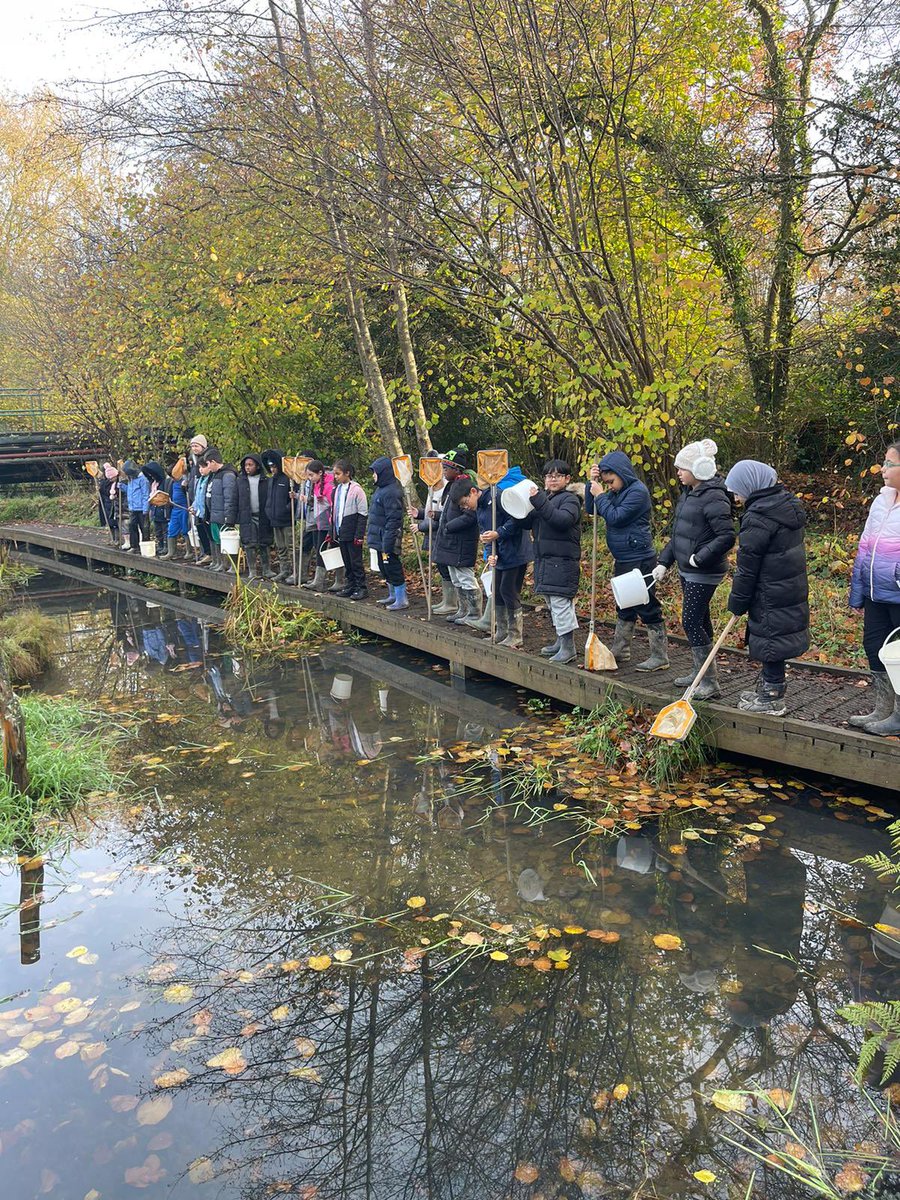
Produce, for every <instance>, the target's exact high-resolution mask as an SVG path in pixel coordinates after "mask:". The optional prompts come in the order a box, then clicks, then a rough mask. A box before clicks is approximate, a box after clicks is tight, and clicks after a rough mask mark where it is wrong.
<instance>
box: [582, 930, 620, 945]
mask: <svg viewBox="0 0 900 1200" xmlns="http://www.w3.org/2000/svg"><path fill="white" fill-rule="evenodd" d="M587 935H588V937H589V938H593V939H594V940H595V941H597V942H608V943H612V942H617V941H619V939H620V937H621V934H618V933H616V932H615V931H614V930H612V929H589V930H588V932H587Z"/></svg>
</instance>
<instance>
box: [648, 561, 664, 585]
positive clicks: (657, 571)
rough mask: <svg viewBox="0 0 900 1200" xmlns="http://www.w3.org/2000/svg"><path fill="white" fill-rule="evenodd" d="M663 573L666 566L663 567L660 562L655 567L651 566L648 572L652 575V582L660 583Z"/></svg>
mask: <svg viewBox="0 0 900 1200" xmlns="http://www.w3.org/2000/svg"><path fill="white" fill-rule="evenodd" d="M665 573H666V568H665V567H664V566H663V565H662V563H659V564H658V565H657V566H655V567H654V568H653V570H652V571H651V572H650V574H651V575H652V577H653V582H654V583H660V582H662V578H663V576H664V575H665Z"/></svg>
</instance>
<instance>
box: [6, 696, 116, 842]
mask: <svg viewBox="0 0 900 1200" xmlns="http://www.w3.org/2000/svg"><path fill="white" fill-rule="evenodd" d="M20 703H21V705H22V712H23V714H24V717H25V736H26V739H27V744H28V773H29V786H28V793H27V795H25V794H23V793H22V792H21V791H19V789H18V788H17V787H15V786H14V785H13V784H12V782H11V781H10V780H9V779H8V778H7V777H6V775H4V774H2V773H0V849H3V850H9V849H12V848H14V847H19V846H21V845H24V844H27V845H29V846H34V845H35V843H36V842H45V841H47V840H48V835H49V830H47V829H44V830H42V828H41V827H42V822H46V820H47V819H48V818H51V817H59V816H60V815H62V814H64V813H67V812H71V811H72V809H73V808H75V807H76V806H77V805H78V804H80V803H82V802H83V801H84V800H85V799H86V798H87V797H88V796H89V795H90V794H91V793H92V792H105V793H108V792H112V791H116V790H117V789H118V788H119V787H120V785H121V783H122V780H123V778H124V776H123V774H122V773H121V772H120V771H118V770H116V768H115V767H114V765H113V757H114V754H115V750H116V747H117V746H118V744H119V743H120V742H121V741H122V740H123V737H124V734H123V731H122V730H121V729H120V728H119V727H118V726H116V725H113V724H110V723H109V718H108V717H105V716H102V715H101V714H94V713H93V712H92V711H91V710H90V709H88V708H86V707H85V706H84V705H83V704H80V703H79V702H78V701H76V700H73V699H70V698H68V697H57V696H42V695H31V696H23V697H21V698H20ZM98 722H105V723H104V724H101V723H98ZM51 840H52V839H51Z"/></svg>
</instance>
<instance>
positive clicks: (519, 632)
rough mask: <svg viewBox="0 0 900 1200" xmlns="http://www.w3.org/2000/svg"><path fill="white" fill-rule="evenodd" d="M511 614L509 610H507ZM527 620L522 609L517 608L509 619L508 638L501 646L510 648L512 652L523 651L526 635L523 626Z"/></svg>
mask: <svg viewBox="0 0 900 1200" xmlns="http://www.w3.org/2000/svg"><path fill="white" fill-rule="evenodd" d="M507 612H509V609H507ZM524 620H525V612H524V610H523V609H521V608H517V609H516V611H515V612H514V613H513V614H512V616H511V617H510V619H509V624H508V626H507V633H506V637H505V638H504V639H503V641H502V642H501V643H500V645H501V646H509V648H510V650H521V649H522V646H523V644H524V638H525V633H524V630H523V628H522V624H523V622H524Z"/></svg>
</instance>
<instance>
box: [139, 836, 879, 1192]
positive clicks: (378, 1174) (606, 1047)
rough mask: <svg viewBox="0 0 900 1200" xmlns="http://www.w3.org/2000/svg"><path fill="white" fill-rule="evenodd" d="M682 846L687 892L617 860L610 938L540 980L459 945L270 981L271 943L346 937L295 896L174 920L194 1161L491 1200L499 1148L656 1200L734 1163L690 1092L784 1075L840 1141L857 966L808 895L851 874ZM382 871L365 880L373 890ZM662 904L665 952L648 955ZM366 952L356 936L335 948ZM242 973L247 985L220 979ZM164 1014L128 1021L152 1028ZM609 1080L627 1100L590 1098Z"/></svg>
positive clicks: (166, 1025) (699, 1095) (425, 926)
mask: <svg viewBox="0 0 900 1200" xmlns="http://www.w3.org/2000/svg"><path fill="white" fill-rule="evenodd" d="M690 855H691V858H692V860H693V861H692V862H690V863H688V864H685V866H686V869H688V868H689V869H690V870H692V871H693V873H694V885H693V886H694V888H695V896H694V901H691V902H688V901H686V900H685V899H683V898H682V899H679V897H684V896H685V895H686V893H685V892H684V891H683V890H682V889H683V887H684V885H683V884H678V885H677V886H673V885H671V884H669V883H668V882H667V879H666V876H665V875H660V874H657V873H655V872H647V873H645V874H643V875H637V874H635V873H633V872H632V873H631V877H630V880H629V883H630V884H631V886H630V887H629V889H628V896H627V909H628V915H629V916H630V918H631V920H630V922H629V924H628V929H629V933H630V935H631V936H629V937H627V938H626V937H623V940H622V941H621V942H620V943H618V944H617V945H615V946H601V945H598V944H597V943H595V942H591V941H590V940H584V942H583V944H582V945H580V946H579V947H578V948H577V950H576V951H575V952H574V953H573V956H572V960H571V966H570V967H569V969H568V970H565V971H561V970H560V971H557V970H554V971H552V972H551V973H550V974H548V975H539V974H538V973H537V972H535V971H533V970H525V969H522V968H516V967H514V966H513V965H512V964H511V963H503V964H495V963H487V962H486V961H485V960H478V961H472V962H470V963H468V964H467V965H466V966H465V967H463V968H462V969H459V970H457V971H456V972H455V973H452V974H450V975H449V977H447V975H446V974H445V975H444V976H442V975H441V974H440V973H437V974H435V975H433V974H432V970H431V965H430V963H429V960H428V957H427V955H426V957H424V958H422V959H421V960H420V961H418V962H417V963H416V964H415V969H414V970H411V969H409V968H410V963H409V961H408V960H403V959H402V957H401V956H400V955H399V954H394V955H389V956H388V957H386V958H375V959H373V960H371V961H370V962H368V963H364V964H363V965H361V966H359V967H356V968H344V969H332V970H330V971H329V972H327V974H324V975H319V974H315V973H313V972H310V971H305V970H301V971H296V972H293V971H292V972H285V971H284V970H282V969H281V965H280V964H281V961H282V960H283V959H284V958H289V957H290V956H291V952H292V947H298V946H299V947H303V948H304V949H305V948H306V947H308V945H309V944H310V941H311V940H314V939H316V938H317V937H318V938H319V939H320V940H321V944H322V946H323V947H327V948H330V949H334V948H335V947H336V946H338V945H342V944H348V945H349V944H350V943H349V942H348V941H347V939H346V936H345V937H343V938H342V937H341V936H335V929H336V923H335V918H334V915H333V914H332V913H329V914H328V916H327V917H325V918H317V917H316V916H315V905H314V903H313V899H314V897H313V891H312V890H310V891H309V893H308V894H306V895H301V896H298V897H297V910H296V912H295V915H294V916H291V915H290V914H289V913H285V912H282V913H279V914H278V915H277V916H276V915H274V914H269V915H267V916H265V917H264V916H261V915H259V914H258V913H257V915H255V916H249V915H248V916H247V917H246V918H244V919H241V920H239V921H237V922H233V923H230V924H227V925H226V924H224V923H223V924H221V925H220V924H218V923H217V922H211V923H210V924H207V925H204V926H202V927H201V926H190V925H178V926H177V927H174V928H173V929H172V930H171V934H170V937H169V939H168V941H169V943H170V944H171V945H172V946H174V947H177V955H176V957H177V959H178V960H179V962H180V966H179V972H178V974H179V978H182V979H185V980H186V981H188V982H192V983H193V985H194V986H195V988H196V1002H195V1006H196V1007H195V1011H196V1010H207V1011H208V1012H210V1013H211V1014H212V1018H211V1022H210V1024H209V1032H208V1034H207V1035H206V1036H203V1037H200V1038H199V1040H197V1041H196V1042H195V1043H194V1044H193V1045H192V1046H191V1047H190V1048H189V1051H188V1053H189V1055H190V1057H191V1059H192V1061H191V1062H185V1065H187V1066H188V1068H189V1070H190V1071H191V1077H190V1079H189V1081H188V1082H187V1084H186V1085H185V1086H186V1088H187V1089H189V1091H190V1093H191V1094H192V1096H193V1098H195V1099H198V1098H202V1099H203V1100H204V1101H207V1100H208V1102H209V1103H210V1104H211V1105H213V1106H214V1108H215V1111H216V1112H217V1113H218V1115H219V1118H220V1119H222V1120H224V1121H225V1122H226V1123H227V1125H228V1132H227V1135H226V1136H225V1137H224V1138H223V1140H222V1144H221V1146H220V1147H219V1149H218V1153H217V1155H216V1157H215V1162H216V1166H217V1168H218V1169H219V1170H220V1171H223V1172H226V1173H232V1174H234V1175H236V1176H237V1177H238V1178H239V1179H240V1180H241V1188H242V1191H243V1193H244V1194H246V1195H247V1196H251V1195H252V1196H256V1195H263V1194H266V1189H267V1188H271V1187H273V1186H275V1185H278V1184H279V1183H280V1181H290V1183H291V1184H292V1186H293V1187H294V1190H295V1191H299V1194H301V1195H302V1194H303V1191H302V1189H303V1188H304V1187H307V1188H312V1187H317V1188H318V1192H317V1193H316V1195H317V1196H318V1197H320V1198H321V1200H326V1198H328V1197H342V1198H343V1197H348V1198H349V1197H357V1196H366V1197H368V1196H372V1197H391V1198H393V1197H407V1196H408V1197H413V1196H427V1197H429V1198H433V1200H449V1198H450V1197H453V1200H468V1198H471V1200H482V1198H483V1197H489V1196H502V1195H505V1194H507V1192H508V1190H509V1188H510V1186H511V1183H512V1179H513V1172H514V1170H515V1169H516V1166H517V1165H518V1164H521V1163H528V1164H536V1165H538V1166H539V1167H540V1169H541V1172H542V1176H543V1178H544V1179H545V1184H544V1187H545V1191H544V1194H546V1195H556V1196H571V1197H576V1196H598V1197H600V1196H615V1195H631V1194H636V1193H637V1192H638V1191H639V1190H640V1189H643V1191H642V1194H645V1195H646V1194H654V1195H673V1194H678V1193H681V1192H684V1191H691V1190H694V1189H695V1188H696V1186H697V1185H696V1183H695V1182H694V1180H693V1179H692V1175H691V1171H692V1170H693V1169H694V1168H695V1166H696V1162H697V1159H698V1158H699V1157H700V1156H706V1157H705V1159H704V1161H710V1160H712V1161H714V1162H715V1165H716V1169H717V1171H719V1172H721V1173H722V1174H723V1175H728V1174H729V1173H733V1174H735V1179H736V1180H739V1179H740V1178H742V1175H741V1172H744V1173H745V1174H746V1171H747V1169H748V1167H747V1162H746V1160H744V1161H743V1162H742V1161H741V1156H740V1155H739V1154H738V1153H737V1152H736V1151H734V1150H732V1149H731V1148H729V1147H728V1146H727V1144H725V1143H724V1142H723V1141H722V1138H721V1133H722V1121H723V1118H722V1114H719V1113H717V1112H716V1111H715V1110H714V1109H712V1108H711V1107H710V1106H709V1104H708V1096H709V1094H710V1093H711V1092H712V1091H713V1090H715V1089H716V1088H744V1087H761V1088H768V1087H787V1088H790V1087H791V1086H792V1085H793V1082H794V1080H795V1078H797V1077H798V1076H799V1078H800V1080H801V1094H804V1095H808V1096H812V1097H814V1098H815V1100H816V1104H817V1115H818V1119H819V1121H820V1123H821V1126H822V1129H823V1130H824V1131H825V1134H826V1136H827V1137H828V1138H830V1139H832V1140H833V1141H834V1143H835V1145H838V1146H849V1145H852V1144H853V1143H854V1142H856V1141H859V1140H860V1138H861V1137H863V1136H864V1135H865V1133H866V1132H867V1131H868V1129H869V1127H870V1125H871V1119H870V1118H871V1116H872V1114H871V1111H870V1110H868V1109H866V1108H865V1106H864V1105H862V1104H857V1103H854V1102H853V1101H854V1095H853V1089H852V1084H851V1074H852V1069H853V1065H854V1063H855V1051H854V1048H853V1046H852V1045H851V1044H850V1043H849V1042H848V1041H847V1040H845V1038H844V1037H843V1036H842V1035H841V1033H840V1032H839V1031H838V1030H836V1029H835V1028H834V1018H833V1010H834V1008H835V1007H836V1006H837V1005H839V1004H840V1003H841V1002H843V1001H844V1000H845V999H846V998H847V994H848V975H853V974H854V973H855V974H857V975H858V974H859V973H860V972H862V973H864V974H865V973H867V972H868V973H871V965H870V964H869V965H866V964H865V963H863V962H861V960H867V955H865V954H862V955H860V954H859V953H857V952H856V951H851V952H850V953H849V957H847V952H846V948H844V951H843V952H842V947H841V941H840V937H839V936H836V931H839V930H840V927H839V926H837V925H836V924H835V923H834V919H833V914H831V913H828V912H827V910H826V909H825V907H824V905H825V903H826V902H827V898H828V897H829V896H831V895H832V894H833V893H834V891H835V889H836V888H837V887H840V889H841V890H842V892H843V895H844V902H845V904H846V902H847V900H848V899H849V898H851V897H850V896H848V892H852V890H853V888H854V887H855V888H856V889H857V890H861V889H862V887H863V880H862V877H861V875H860V873H859V872H857V871H856V870H855V869H853V868H847V867H842V866H840V865H838V864H834V863H832V862H830V861H828V860H816V859H814V858H812V857H811V856H803V857H802V858H801V856H800V855H798V854H796V853H793V852H791V851H789V850H785V849H774V850H771V851H767V852H765V853H758V854H754V855H751V856H750V857H749V858H748V859H747V861H742V860H731V861H729V862H728V863H725V862H723V861H722V860H721V857H720V855H721V851H720V850H718V849H717V848H716V847H709V846H707V847H700V848H695V847H692V848H691V851H690ZM377 869H378V870H384V869H385V860H384V859H380V860H379V864H378V868H377ZM685 873H686V872H685ZM619 875H621V876H624V875H625V872H619ZM701 881H702V882H701ZM383 885H384V881H383V880H381V881H379V880H373V888H372V891H373V894H375V895H379V894H382V893H383ZM810 897H818V900H811V899H810ZM607 902H608V901H607ZM607 902H605V901H604V900H603V898H602V896H600V895H598V896H597V897H596V898H595V900H593V901H591V908H590V909H589V912H588V917H587V919H591V918H594V919H596V920H597V921H598V922H599V919H600V918H599V913H600V911H601V910H602V909H604V906H605V903H607ZM617 903H619V904H622V905H623V907H624V906H625V905H626V900H625V899H623V897H622V896H621V895H620V896H617ZM352 907H353V906H351V908H352ZM810 907H811V909H812V911H811V912H807V910H808V909H809V908H810ZM356 911H357V912H359V911H362V905H361V904H360V905H359V906H358V907H357V909H356ZM805 912H806V913H807V924H806V928H804V914H805ZM663 914H664V915H665V918H666V920H667V921H668V922H670V925H669V927H670V928H675V927H677V928H678V929H679V930H680V934H681V936H682V938H683V939H684V941H685V943H686V947H687V949H686V950H685V952H684V953H682V954H681V955H676V956H671V955H668V956H667V955H663V954H660V953H658V952H655V951H653V950H652V949H648V948H647V943H648V940H649V939H648V937H647V936H645V934H646V930H647V929H648V928H649V927H650V925H651V924H652V923H653V920H654V917H657V918H658V917H659V916H660V915H663ZM339 924H340V923H339V922H338V925H339ZM656 925H657V926H658V925H659V921H658V920H657V921H656ZM433 930H434V926H433V925H431V924H430V923H428V922H422V923H421V924H419V925H418V926H417V927H416V931H417V933H419V932H422V931H424V935H425V936H427V935H428V934H429V932H433ZM378 944H379V938H378V935H377V934H372V935H368V939H367V944H366V946H365V948H364V949H362V950H360V949H359V947H357V953H371V952H372V951H373V949H374V948H375V947H376V945H378ZM301 953H302V951H301ZM842 953H843V954H844V961H843V962H842V961H841V955H842ZM404 967H405V968H407V969H404ZM242 970H243V971H245V972H246V971H250V972H251V973H252V978H250V977H248V976H246V975H245V976H244V977H243V978H244V981H243V982H241V980H239V979H238V977H237V975H238V972H239V971H242ZM210 981H213V982H212V983H210ZM283 1005H287V1006H288V1008H287V1015H286V1016H284V1019H277V1018H278V1017H280V1016H281V1015H282V1014H281V1013H278V1012H277V1011H276V1010H278V1009H279V1008H280V1006H283ZM273 1012H276V1018H273V1017H272V1016H271V1015H270V1014H272V1013H273ZM187 1019H188V1018H187V1017H186V1016H185V1015H184V1014H181V1015H180V1016H179V1017H177V1018H172V1019H170V1020H168V1021H166V1022H161V1023H160V1024H159V1025H158V1026H157V1027H156V1028H155V1029H154V1030H152V1031H151V1035H152V1036H153V1037H154V1038H159V1039H160V1040H161V1041H165V1042H171V1041H172V1040H173V1039H174V1038H177V1037H180V1036H183V1035H184V1034H185V1032H187V1029H186V1028H185V1022H186V1021H187ZM257 1026H258V1027H257ZM302 1039H308V1041H306V1040H302ZM309 1042H311V1043H313V1044H314V1046H315V1052H314V1053H313V1054H312V1055H311V1057H308V1058H307V1057H305V1054H307V1053H308V1052H309V1051H310V1049H311V1046H310V1045H309ZM223 1046H240V1048H241V1051H242V1053H243V1055H244V1057H245V1058H246V1060H247V1064H248V1065H247V1069H246V1070H245V1071H244V1072H243V1073H241V1074H239V1075H236V1076H235V1077H233V1078H227V1077H226V1076H224V1075H223V1073H222V1072H221V1071H220V1070H215V1069H209V1068H207V1067H205V1066H204V1064H205V1063H206V1061H207V1060H208V1059H209V1058H210V1057H211V1056H212V1055H213V1054H215V1053H217V1052H218V1051H219V1050H221V1048H222V1047H223ZM182 1061H183V1060H181V1059H179V1062H182ZM310 1068H311V1069H312V1070H311V1071H310ZM298 1072H299V1073H298ZM622 1082H625V1083H628V1085H629V1092H628V1096H627V1098H625V1099H624V1100H621V1101H615V1100H612V1099H609V1100H608V1102H607V1101H606V1094H607V1093H609V1092H611V1090H612V1088H613V1087H614V1086H615V1085H616V1084H619V1083H622ZM704 1097H706V1099H704ZM224 1101H227V1102H228V1103H227V1104H225V1103H223V1102H224ZM792 1188H794V1185H793V1184H791V1183H790V1181H785V1179H784V1178H783V1177H782V1176H779V1175H778V1174H777V1173H772V1178H769V1179H767V1180H765V1194H766V1195H769V1196H781V1195H785V1196H788V1195H792V1194H794V1192H793V1191H792ZM270 1194H271V1193H270ZM310 1194H311V1193H310ZM741 1194H743V1193H741ZM760 1194H762V1193H760Z"/></svg>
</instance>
